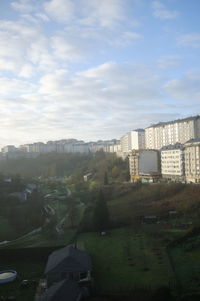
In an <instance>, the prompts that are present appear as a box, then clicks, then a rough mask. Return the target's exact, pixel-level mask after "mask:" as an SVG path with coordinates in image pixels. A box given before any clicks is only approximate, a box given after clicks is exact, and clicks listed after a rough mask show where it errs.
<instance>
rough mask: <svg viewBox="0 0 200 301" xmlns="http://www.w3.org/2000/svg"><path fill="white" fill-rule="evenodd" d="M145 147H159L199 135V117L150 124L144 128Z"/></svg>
mask: <svg viewBox="0 0 200 301" xmlns="http://www.w3.org/2000/svg"><path fill="white" fill-rule="evenodd" d="M145 137H146V148H149V149H160V148H162V147H163V146H166V145H170V144H175V143H177V142H179V143H182V144H183V143H185V142H186V141H188V140H190V139H193V138H199V137H200V117H199V116H197V117H194V118H192V117H191V119H190V118H188V119H182V120H177V121H173V122H171V123H170V122H169V123H161V124H160V125H159V124H158V125H155V126H151V127H149V128H146V129H145Z"/></svg>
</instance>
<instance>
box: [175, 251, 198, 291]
mask: <svg viewBox="0 0 200 301" xmlns="http://www.w3.org/2000/svg"><path fill="white" fill-rule="evenodd" d="M170 253H171V255H172V259H173V262H174V267H175V271H176V274H177V277H178V279H179V282H180V285H181V290H182V291H183V292H187V293H188V292H194V291H196V292H197V291H198V292H199V291H200V247H198V248H195V249H193V250H189V249H188V250H187V249H186V248H184V247H183V246H179V247H176V248H173V249H171V250H170Z"/></svg>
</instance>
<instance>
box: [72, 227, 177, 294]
mask: <svg viewBox="0 0 200 301" xmlns="http://www.w3.org/2000/svg"><path fill="white" fill-rule="evenodd" d="M78 244H79V245H80V246H82V247H84V249H85V250H87V251H88V252H89V253H90V254H91V256H92V262H93V267H94V271H93V276H94V284H95V288H96V289H97V292H101V293H113V292H115V293H117V292H118V293H123V292H128V291H131V290H133V289H135V288H152V289H156V288H159V287H162V286H169V285H170V286H174V285H175V280H174V276H173V271H172V269H171V266H170V263H169V260H168V256H167V254H166V252H165V249H164V248H163V247H162V244H161V242H159V241H158V239H154V238H153V237H151V238H150V237H149V236H147V235H146V234H145V232H143V231H137V230H135V229H132V228H121V229H115V230H112V231H110V232H109V233H108V235H106V236H100V234H98V233H86V234H82V235H81V236H80V237H79V240H78Z"/></svg>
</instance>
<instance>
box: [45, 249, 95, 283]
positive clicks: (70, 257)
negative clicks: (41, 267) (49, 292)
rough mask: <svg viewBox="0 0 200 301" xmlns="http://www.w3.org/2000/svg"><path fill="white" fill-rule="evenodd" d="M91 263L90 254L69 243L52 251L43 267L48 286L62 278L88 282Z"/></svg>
mask: <svg viewBox="0 0 200 301" xmlns="http://www.w3.org/2000/svg"><path fill="white" fill-rule="evenodd" d="M91 270H92V263H91V259H90V255H89V254H88V253H87V252H85V251H82V250H80V249H77V248H76V247H74V246H73V245H69V246H67V247H64V248H62V249H59V250H57V251H54V252H53V253H52V254H51V255H50V256H49V258H48V262H47V265H46V269H45V276H46V278H47V283H48V286H49V285H50V284H52V283H54V282H59V281H61V280H64V279H68V280H75V281H77V282H79V283H82V282H84V283H85V282H90V280H91Z"/></svg>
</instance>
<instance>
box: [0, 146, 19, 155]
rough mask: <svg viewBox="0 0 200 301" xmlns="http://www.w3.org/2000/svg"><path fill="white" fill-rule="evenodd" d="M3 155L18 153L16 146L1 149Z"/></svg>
mask: <svg viewBox="0 0 200 301" xmlns="http://www.w3.org/2000/svg"><path fill="white" fill-rule="evenodd" d="M1 151H2V153H12V152H16V151H18V149H17V148H16V147H15V146H14V145H6V146H4V147H2V149H1Z"/></svg>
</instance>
